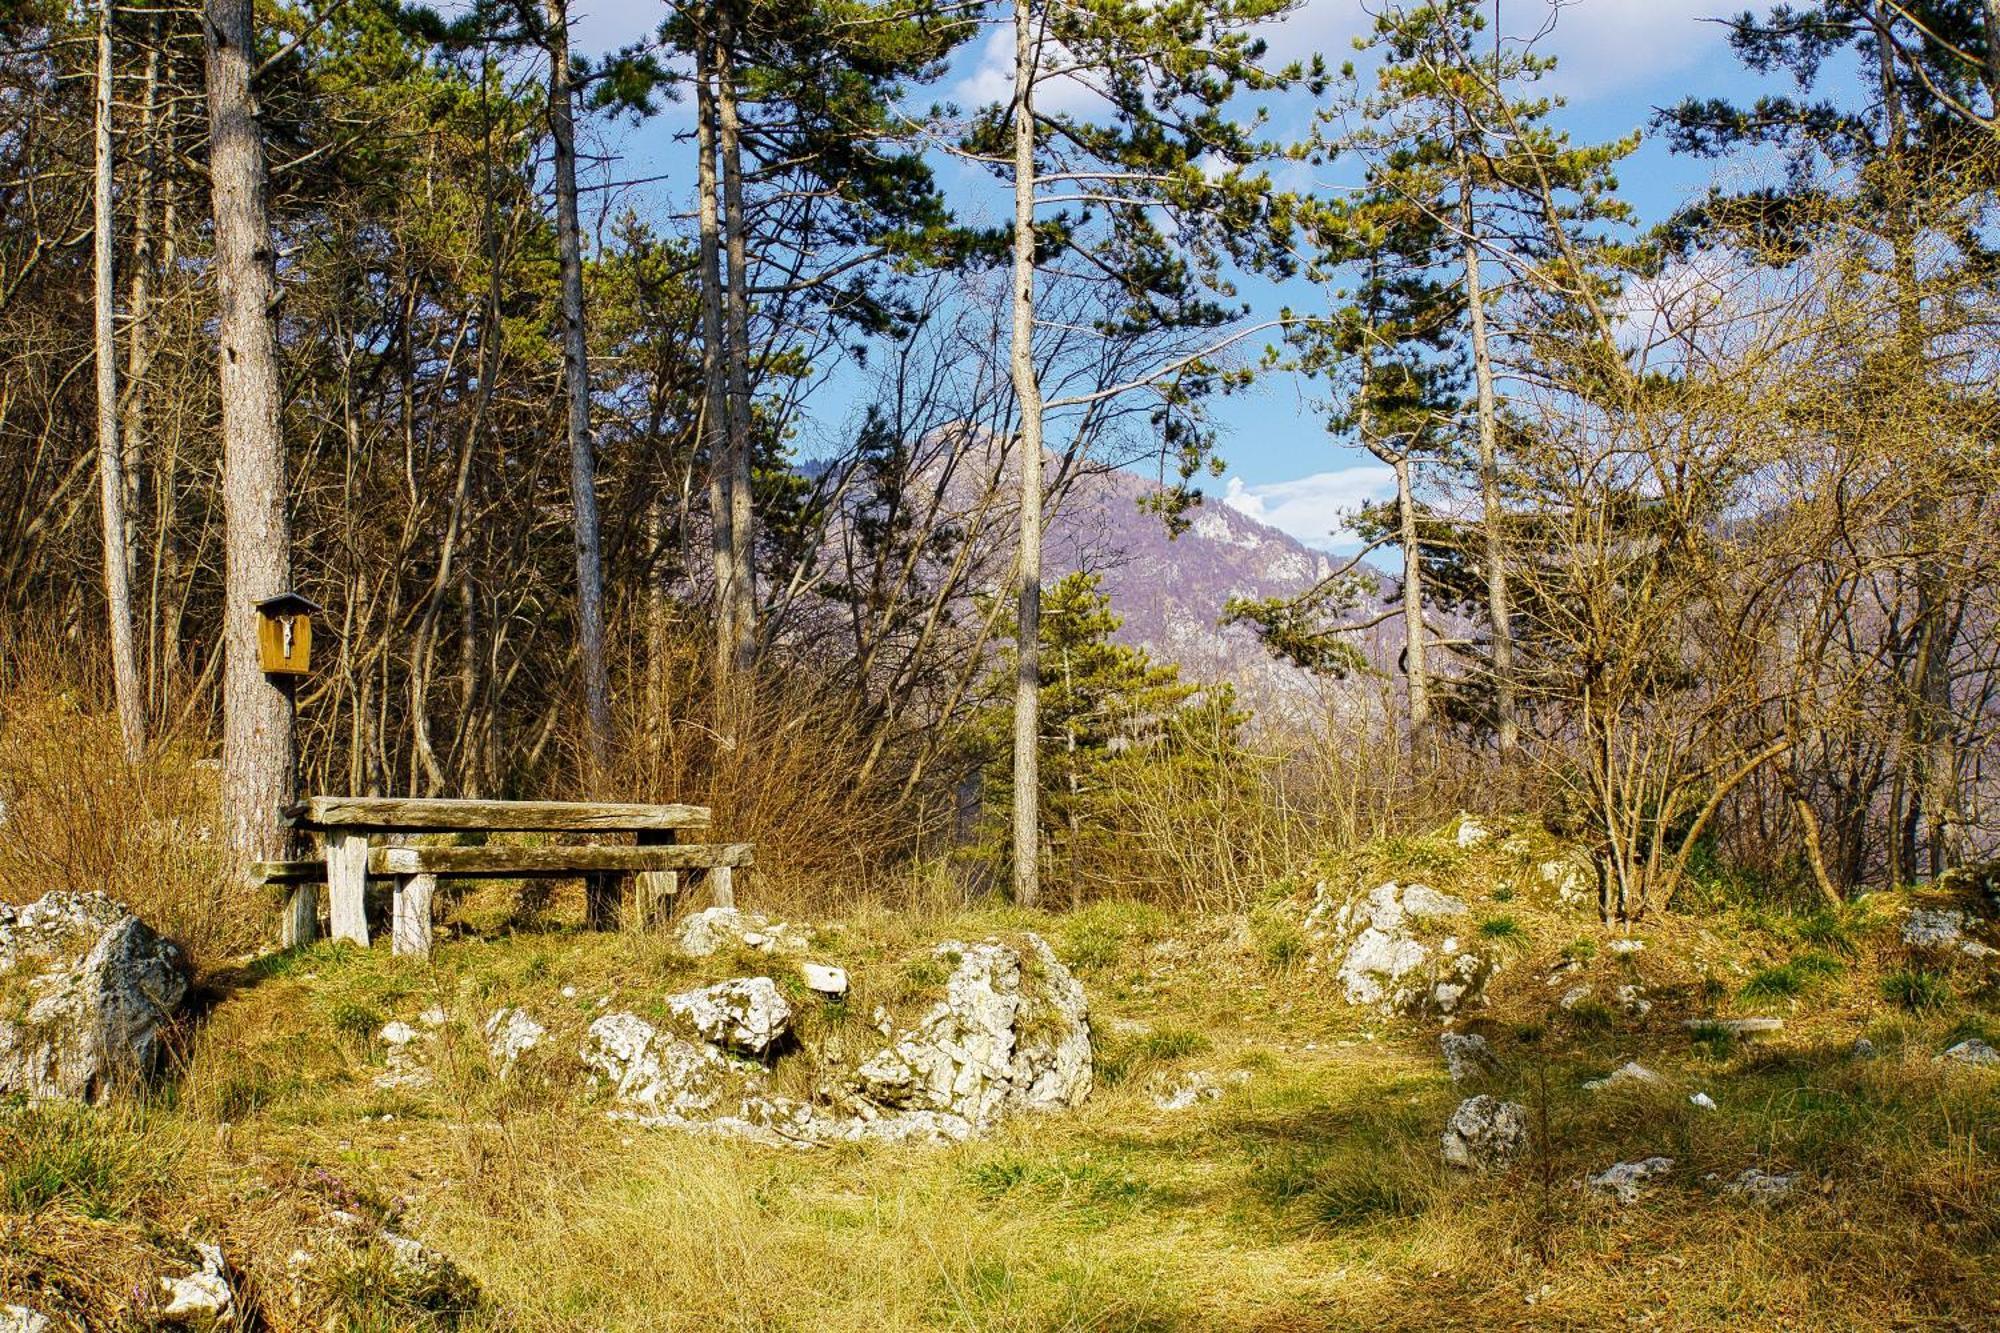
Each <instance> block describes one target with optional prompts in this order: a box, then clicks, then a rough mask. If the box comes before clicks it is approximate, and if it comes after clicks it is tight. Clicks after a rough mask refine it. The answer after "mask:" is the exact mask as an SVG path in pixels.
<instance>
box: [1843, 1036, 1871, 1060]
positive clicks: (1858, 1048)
mask: <svg viewBox="0 0 2000 1333" xmlns="http://www.w3.org/2000/svg"><path fill="white" fill-rule="evenodd" d="M1849 1054H1851V1055H1853V1057H1854V1058H1855V1059H1857V1060H1869V1059H1873V1058H1874V1056H1875V1043H1874V1042H1872V1041H1870V1040H1868V1038H1866V1037H1856V1038H1855V1039H1854V1045H1853V1047H1852V1048H1851V1049H1850V1051H1849Z"/></svg>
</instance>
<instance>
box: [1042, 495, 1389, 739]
mask: <svg viewBox="0 0 2000 1333" xmlns="http://www.w3.org/2000/svg"><path fill="white" fill-rule="evenodd" d="M1158 489H1159V488H1158V487H1157V485H1156V484H1155V483H1153V482H1151V481H1149V480H1147V479H1146V478H1144V477H1141V476H1138V475H1136V474H1134V473H1131V472H1124V471H1110V472H1103V473H1098V474H1095V475H1092V476H1088V477H1084V478H1081V479H1080V480H1079V481H1078V483H1077V485H1076V488H1075V490H1074V491H1073V492H1072V493H1071V494H1070V495H1069V496H1068V497H1067V498H1066V499H1065V500H1064V501H1063V503H1062V504H1061V506H1060V507H1059V508H1058V509H1057V510H1056V511H1055V513H1054V514H1053V515H1051V517H1050V522H1049V533H1048V539H1047V541H1048V546H1047V564H1048V569H1049V572H1050V574H1051V576H1054V575H1056V574H1059V573H1068V572H1070V571H1073V570H1085V571H1089V572H1092V573H1097V574H1100V575H1102V576H1103V587H1104V590H1105V592H1106V593H1108V594H1109V595H1110V597H1111V609H1112V610H1113V611H1114V612H1116V613H1117V614H1118V615H1120V616H1122V617H1124V620H1125V623H1124V626H1123V628H1122V629H1121V630H1120V631H1119V634H1118V637H1119V638H1120V639H1121V640H1123V641H1124V642H1126V643H1130V644H1133V645H1135V646H1137V647H1140V648H1144V649H1145V650H1146V651H1147V652H1148V653H1149V654H1151V655H1152V657H1153V658H1154V659H1155V660H1157V661H1164V662H1174V663H1177V664H1179V666H1180V668H1181V672H1182V674H1183V675H1184V676H1185V677H1186V678H1187V679H1189V680H1191V681H1195V682H1198V683H1199V682H1210V681H1227V682H1229V683H1231V684H1233V685H1235V687H1236V690H1237V694H1238V696H1239V697H1240V698H1241V699H1242V700H1243V702H1244V703H1246V704H1248V705H1249V706H1250V707H1251V708H1253V709H1255V710H1256V711H1257V713H1258V715H1259V716H1260V717H1261V718H1263V719H1264V720H1265V721H1302V720H1306V719H1308V718H1319V717H1324V716H1325V715H1326V714H1327V713H1328V712H1329V711H1332V712H1335V713H1339V714H1342V715H1353V714H1354V713H1356V712H1357V711H1362V710H1369V709H1371V708H1372V706H1373V705H1374V704H1375V703H1376V701H1378V700H1379V698H1380V696H1381V686H1382V685H1383V683H1384V682H1381V681H1377V680H1371V679H1368V678H1365V677H1354V678H1349V679H1347V680H1328V679H1325V678H1322V677H1318V676H1315V675H1313V674H1312V673H1311V672H1308V671H1304V670H1301V669H1300V668H1298V667H1295V666H1293V665H1291V664H1290V663H1288V662H1285V661H1283V660H1281V659H1279V658H1277V657H1276V656H1274V655H1273V654H1272V653H1271V652H1270V651H1269V650H1268V649H1267V648H1265V646H1264V645H1263V643H1262V641H1261V640H1260V639H1259V638H1258V637H1257V634H1256V632H1255V631H1254V630H1252V629H1251V628H1250V627H1249V626H1246V625H1229V626H1224V625H1222V624H1221V623H1220V621H1221V619H1222V614H1223V610H1224V608H1225V607H1226V606H1227V605H1228V603H1229V599H1230V598H1232V597H1256V598H1262V597H1284V596H1290V595H1294V594H1297V593H1300V592H1303V591H1305V590H1306V589H1307V588H1310V587H1312V586H1313V585H1314V584H1315V583H1317V582H1319V581H1320V580H1321V579H1323V578H1325V577H1326V576H1327V575H1328V574H1329V573H1331V572H1332V570H1333V568H1334V566H1335V563H1336V562H1335V560H1334V559H1333V558H1332V557H1329V556H1327V555H1325V554H1323V553H1321V552H1318V551H1315V550H1313V549H1311V548H1310V547H1308V546H1306V545H1305V544H1304V543H1302V542H1300V541H1298V540H1297V539H1296V538H1294V537H1291V536H1288V535H1287V534H1285V533H1283V532H1280V531H1278V530H1277V529H1276V528H1272V527H1268V526H1266V525H1265V524H1262V523H1259V522H1258V521H1257V520H1255V519H1253V518H1250V517H1248V516H1247V515H1245V514H1242V513H1239V512H1238V511H1236V510H1234V509H1231V508H1229V507H1228V506H1227V505H1224V504H1222V503H1221V502H1220V501H1218V500H1215V499H1213V498H1210V499H1208V500H1207V501H1206V502H1205V503H1203V504H1202V505H1201V506H1200V507H1199V508H1197V509H1196V510H1195V511H1194V513H1193V515H1192V523H1191V525H1190V526H1189V528H1188V529H1187V530H1186V531H1185V532H1183V533H1182V534H1181V535H1180V536H1178V537H1170V536H1169V535H1168V533H1167V527H1166V523H1165V521H1164V520H1163V519H1162V518H1161V517H1160V515H1159V514H1158V513H1154V512H1149V511H1148V510H1147V509H1145V508H1144V507H1143V502H1144V501H1145V499H1146V498H1147V497H1148V496H1149V495H1152V494H1156V493H1157V492H1158ZM1357 572H1360V573H1363V574H1365V575H1368V576H1372V577H1373V578H1374V580H1375V582H1376V585H1377V586H1378V588H1380V589H1382V590H1383V592H1384V593H1386V592H1387V591H1388V590H1389V588H1390V584H1391V582H1392V581H1391V580H1390V579H1388V578H1387V577H1386V576H1384V575H1382V574H1380V573H1379V572H1377V571H1375V570H1373V569H1370V568H1369V567H1367V566H1365V565H1364V566H1361V567H1360V569H1359V570H1358V571H1357ZM1354 642H1355V646H1356V647H1358V648H1360V649H1361V650H1362V653H1363V655H1364V656H1365V657H1366V658H1367V660H1368V662H1369V663H1370V664H1371V665H1372V666H1374V667H1375V668H1376V669H1377V670H1379V671H1382V672H1384V673H1385V674H1390V675H1393V673H1394V670H1395V665H1396V658H1397V654H1398V652H1399V651H1400V650H1401V647H1402V631H1401V629H1400V627H1399V626H1397V625H1394V624H1390V625H1386V626H1376V627H1374V628H1372V629H1369V630H1365V631H1361V632H1359V633H1358V634H1357V635H1356V636H1355V639H1354Z"/></svg>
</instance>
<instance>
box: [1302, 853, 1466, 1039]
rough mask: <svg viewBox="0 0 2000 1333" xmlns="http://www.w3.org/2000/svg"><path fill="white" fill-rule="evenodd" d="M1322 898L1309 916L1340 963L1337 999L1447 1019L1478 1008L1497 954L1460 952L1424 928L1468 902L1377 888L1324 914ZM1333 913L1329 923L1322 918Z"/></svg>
mask: <svg viewBox="0 0 2000 1333" xmlns="http://www.w3.org/2000/svg"><path fill="white" fill-rule="evenodd" d="M1329 906H1330V903H1329V901H1328V900H1327V899H1326V898H1325V897H1324V896H1322V898H1321V899H1320V902H1319V903H1318V904H1317V905H1316V906H1315V907H1314V909H1313V911H1312V912H1311V913H1309V914H1308V916H1307V927H1308V929H1309V930H1314V931H1316V932H1319V933H1322V934H1323V935H1324V936H1325V937H1326V938H1327V940H1328V942H1329V944H1330V945H1331V950H1332V953H1333V955H1334V956H1335V957H1337V958H1338V963H1337V965H1336V967H1335V971H1334V975H1335V979H1336V980H1337V981H1338V982H1339V984H1340V987H1341V995H1342V997H1343V998H1344V999H1345V1000H1346V1001H1347V1002H1348V1003H1349V1004H1355V1005H1365V1006H1368V1007H1370V1008H1374V1009H1377V1010H1379V1011H1381V1012H1383V1013H1385V1014H1398V1013H1400V1014H1407V1015H1412V1016H1428V1015H1449V1014H1452V1013H1455V1012H1457V1011H1458V1010H1460V1009H1462V1008H1464V1007H1466V1006H1468V1005H1470V1004H1473V1003H1476V1002H1477V1001H1478V1000H1479V999H1480V997H1481V996H1482V994H1483V993H1484V990H1485V987H1486V983H1487V982H1488V981H1489V980H1491V979H1492V977H1493V975H1494V974H1495V973H1496V972H1498V971H1499V959H1498V957H1497V955H1494V954H1490V953H1480V952H1476V951H1464V950H1461V949H1460V948H1459V947H1458V941H1457V939H1456V938H1455V937H1453V938H1446V939H1443V940H1438V941H1435V942H1434V941H1433V939H1432V937H1431V936H1430V934H1429V933H1427V930H1426V927H1427V926H1428V927H1436V926H1437V925H1438V924H1440V923H1444V922H1449V921H1452V920H1455V919H1457V918H1460V917H1464V916H1466V915H1468V909H1467V908H1466V905H1465V904H1464V903H1463V902H1462V901H1460V900H1459V899H1457V898H1454V897H1452V896H1451V895H1449V894H1444V893H1439V892H1438V891H1437V890H1436V889H1433V888H1431V887H1429V886H1428V885H1424V884H1410V885H1401V884H1397V883H1394V882H1393V881H1392V882H1390V883H1387V884H1382V885H1378V886H1377V887H1376V888H1374V889H1373V890H1371V891H1370V892H1369V893H1367V894H1366V895H1363V896H1360V897H1357V898H1355V899H1353V900H1351V901H1349V902H1347V903H1346V904H1345V905H1343V906H1342V907H1341V908H1340V909H1339V911H1338V912H1337V913H1331V914H1330V913H1329V911H1328V908H1329ZM1329 915H1331V922H1330V924H1329V923H1328V917H1329Z"/></svg>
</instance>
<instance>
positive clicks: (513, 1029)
mask: <svg viewBox="0 0 2000 1333" xmlns="http://www.w3.org/2000/svg"><path fill="white" fill-rule="evenodd" d="M548 1035H549V1030H548V1029H547V1028H545V1027H543V1026H542V1025H541V1024H540V1023H537V1022H536V1021H535V1020H534V1019H533V1018H531V1017H529V1016H528V1013H527V1011H526V1010H524V1009H516V1008H514V1007H513V1006H512V1005H508V1006H505V1007H503V1008H500V1009H495V1010H494V1011H493V1014H492V1016H491V1017H489V1018H488V1019H487V1020H486V1054H487V1058H489V1059H490V1060H492V1062H493V1063H494V1065H495V1066H496V1067H497V1068H499V1069H500V1070H502V1071H503V1072H504V1071H506V1070H509V1069H512V1068H513V1067H514V1062H515V1061H516V1060H518V1059H520V1058H521V1057H522V1056H524V1055H526V1054H527V1053H528V1052H529V1051H532V1050H534V1049H535V1048H536V1047H537V1046H539V1045H541V1044H542V1039H543V1038H544V1037H546V1036H548Z"/></svg>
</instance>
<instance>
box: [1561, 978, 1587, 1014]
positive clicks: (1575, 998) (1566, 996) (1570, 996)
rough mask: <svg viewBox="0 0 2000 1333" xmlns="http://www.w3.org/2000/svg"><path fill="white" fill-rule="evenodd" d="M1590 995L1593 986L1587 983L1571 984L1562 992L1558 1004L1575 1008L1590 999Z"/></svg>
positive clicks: (1567, 1007)
mask: <svg viewBox="0 0 2000 1333" xmlns="http://www.w3.org/2000/svg"><path fill="white" fill-rule="evenodd" d="M1590 996H1591V987H1590V986H1589V985H1588V984H1587V983H1586V984H1585V985H1581V986H1571V987H1570V988H1569V989H1568V990H1566V991H1564V992H1563V993H1562V998H1561V999H1560V1000H1557V1001H1556V1004H1557V1005H1558V1006H1560V1007H1561V1008H1563V1009H1566V1010H1567V1009H1574V1008H1576V1007H1577V1006H1578V1005H1580V1004H1582V1003H1583V1002H1584V1001H1585V1000H1587V999H1589V998H1590Z"/></svg>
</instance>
